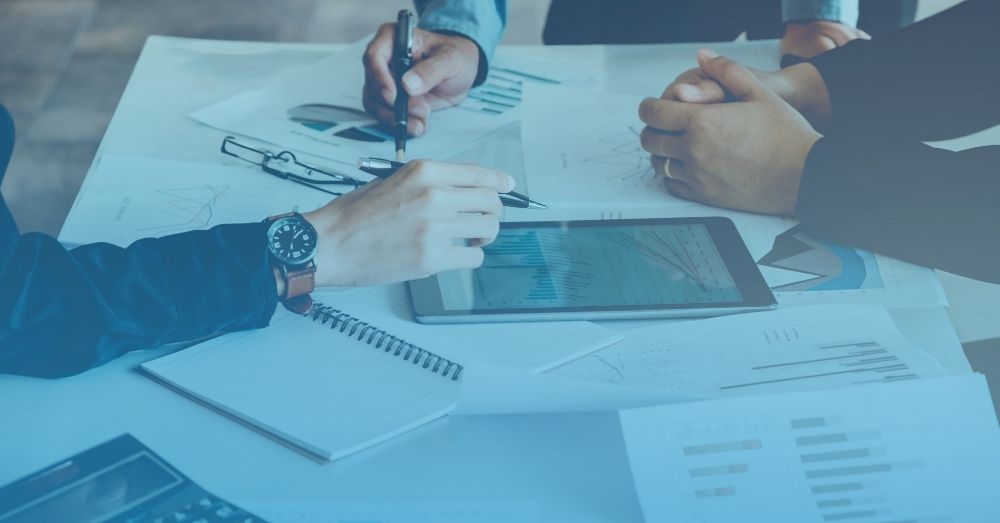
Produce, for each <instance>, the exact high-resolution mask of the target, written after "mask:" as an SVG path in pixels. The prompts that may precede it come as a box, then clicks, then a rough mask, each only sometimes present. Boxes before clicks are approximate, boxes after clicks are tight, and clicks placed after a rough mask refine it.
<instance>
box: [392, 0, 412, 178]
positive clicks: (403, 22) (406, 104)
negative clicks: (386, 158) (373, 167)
mask: <svg viewBox="0 0 1000 523" xmlns="http://www.w3.org/2000/svg"><path fill="white" fill-rule="evenodd" d="M412 62H413V13H412V12H410V10H409V9H403V10H401V11H399V15H398V16H397V17H396V41H395V49H394V50H393V56H392V72H393V74H394V75H395V78H394V79H395V80H396V102H395V104H394V106H393V109H394V112H395V122H394V124H393V134H394V135H395V138H396V160H397V161H400V162H401V161H403V158H404V156H405V155H406V127H407V125H408V124H409V116H408V115H409V112H410V95H409V93H407V92H406V87H405V86H404V85H403V75H404V74H406V72H407V71H409V70H410V65H411V64H412Z"/></svg>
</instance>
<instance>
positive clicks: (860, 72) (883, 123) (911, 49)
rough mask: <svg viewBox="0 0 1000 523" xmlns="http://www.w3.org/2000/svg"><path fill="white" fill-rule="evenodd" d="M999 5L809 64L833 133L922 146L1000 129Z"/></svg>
mask: <svg viewBox="0 0 1000 523" xmlns="http://www.w3.org/2000/svg"><path fill="white" fill-rule="evenodd" d="M998 22H1000V2H997V1H996V0H967V1H966V2H964V3H962V4H959V5H957V6H955V7H953V8H951V9H949V10H947V11H944V12H942V13H939V14H938V15H936V16H932V17H930V18H927V19H926V20H923V21H921V22H918V23H916V24H913V25H911V26H909V27H906V28H904V29H901V30H899V31H896V32H894V33H891V34H887V35H884V36H879V37H877V38H875V39H874V40H871V41H860V40H857V41H854V42H851V43H849V44H847V45H846V46H844V47H841V48H839V49H835V50H833V51H830V52H828V53H824V54H822V55H819V56H817V57H815V58H813V59H812V60H811V62H812V63H813V65H815V66H816V68H817V69H819V72H820V74H821V75H822V76H823V80H824V82H825V83H826V86H827V89H828V90H829V92H830V100H831V102H832V106H833V128H834V130H835V131H837V130H843V131H847V132H852V133H855V134H857V135H872V136H893V137H896V138H911V139H917V140H921V141H925V140H942V139H947V138H955V137H958V136H964V135H966V134H970V133H972V132H975V131H979V130H982V129H985V128H988V127H992V126H994V125H996V124H997V123H1000V103H997V101H998V95H997V93H998V92H1000V38H997V35H996V31H997V29H996V27H997V25H998Z"/></svg>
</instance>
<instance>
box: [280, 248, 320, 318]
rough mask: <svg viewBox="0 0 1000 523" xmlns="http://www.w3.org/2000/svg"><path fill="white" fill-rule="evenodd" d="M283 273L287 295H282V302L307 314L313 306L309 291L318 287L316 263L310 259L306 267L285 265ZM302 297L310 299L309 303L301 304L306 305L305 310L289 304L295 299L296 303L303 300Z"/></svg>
mask: <svg viewBox="0 0 1000 523" xmlns="http://www.w3.org/2000/svg"><path fill="white" fill-rule="evenodd" d="M282 273H283V274H284V276H285V295H284V296H283V297H282V302H283V303H284V304H285V307H288V309H289V310H294V312H301V313H303V314H305V313H306V312H308V311H309V307H311V306H312V299H311V298H309V293H310V292H312V291H313V289H315V288H316V264H315V263H313V262H312V261H310V262H309V263H308V264H306V265H305V266H304V267H302V268H300V269H295V270H289V268H288V267H285V270H283V271H282ZM302 298H306V299H308V304H306V305H301V306H302V307H305V310H303V311H299V310H295V309H292V308H291V307H290V306H289V304H290V303H291V302H293V301H294V302H296V303H300V302H302V301H303V300H302Z"/></svg>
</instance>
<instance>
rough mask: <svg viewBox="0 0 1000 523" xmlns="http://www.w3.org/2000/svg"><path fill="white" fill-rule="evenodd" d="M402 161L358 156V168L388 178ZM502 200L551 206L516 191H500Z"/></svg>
mask: <svg viewBox="0 0 1000 523" xmlns="http://www.w3.org/2000/svg"><path fill="white" fill-rule="evenodd" d="M403 165H405V164H403V163H402V162H394V161H392V160H384V159H382V158H358V169H359V170H361V171H363V172H366V173H368V174H370V175H372V176H376V177H378V178H388V177H390V176H392V175H393V174H395V173H396V171H398V170H399V169H400V168H402V167H403ZM500 201H501V202H502V203H503V205H504V207H517V208H519V209H548V208H549V206H548V205H545V204H543V203H539V202H536V201H535V200H532V199H530V198H528V197H527V196H525V195H523V194H521V193H517V192H514V191H511V192H507V193H500Z"/></svg>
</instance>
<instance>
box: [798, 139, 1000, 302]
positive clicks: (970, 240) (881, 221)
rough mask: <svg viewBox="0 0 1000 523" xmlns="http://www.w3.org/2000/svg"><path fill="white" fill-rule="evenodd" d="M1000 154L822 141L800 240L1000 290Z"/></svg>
mask: <svg viewBox="0 0 1000 523" xmlns="http://www.w3.org/2000/svg"><path fill="white" fill-rule="evenodd" d="M998 197H1000V147H982V148H978V149H970V150H967V151H962V152H951V151H947V150H943V149H936V148H934V147H930V146H928V145H925V144H922V143H919V142H909V141H886V140H882V141H878V142H873V141H871V140H859V139H857V138H855V137H836V136H827V137H824V138H821V139H820V140H819V141H818V142H817V143H816V145H814V146H813V149H812V151H811V152H810V154H809V158H808V159H807V160H806V167H805V172H804V174H803V177H802V184H801V187H800V190H799V198H798V203H797V205H796V214H797V215H798V217H799V218H801V219H802V224H801V225H800V227H801V228H802V229H803V230H804V231H805V232H807V233H809V234H811V235H813V236H816V237H819V238H826V239H829V240H833V241H836V242H839V243H845V244H850V245H855V246H858V247H862V248H865V249H869V250H873V251H876V252H879V253H882V254H885V255H888V256H892V257H894V258H899V259H902V260H905V261H909V262H912V263H916V264H919V265H925V266H929V267H935V268H939V269H942V270H945V271H948V272H953V273H955V274H960V275H963V276H968V277H971V278H975V279H979V280H984V281H989V282H994V283H1000V205H997V200H998Z"/></svg>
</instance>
